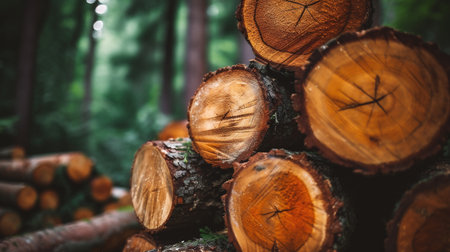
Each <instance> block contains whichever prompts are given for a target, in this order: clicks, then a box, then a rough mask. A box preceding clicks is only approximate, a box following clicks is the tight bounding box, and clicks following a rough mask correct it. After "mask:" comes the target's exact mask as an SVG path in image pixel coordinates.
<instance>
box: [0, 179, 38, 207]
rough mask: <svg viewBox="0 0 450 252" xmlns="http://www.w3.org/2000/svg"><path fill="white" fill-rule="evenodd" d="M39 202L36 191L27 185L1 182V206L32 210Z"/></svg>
mask: <svg viewBox="0 0 450 252" xmlns="http://www.w3.org/2000/svg"><path fill="white" fill-rule="evenodd" d="M36 200H37V192H36V190H35V189H34V188H33V187H31V186H28V185H25V184H13V183H6V182H0V205H2V206H8V207H16V208H19V209H21V210H30V209H31V208H33V206H34V204H35V203H36Z"/></svg>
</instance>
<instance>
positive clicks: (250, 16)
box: [236, 0, 371, 71]
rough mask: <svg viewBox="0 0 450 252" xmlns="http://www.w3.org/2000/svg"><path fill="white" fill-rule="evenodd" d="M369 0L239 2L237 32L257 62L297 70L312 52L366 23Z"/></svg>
mask: <svg viewBox="0 0 450 252" xmlns="http://www.w3.org/2000/svg"><path fill="white" fill-rule="evenodd" d="M370 14H371V1H369V0H356V1H355V0H339V1H336V0H317V1H300V0H266V1H261V0H242V1H241V5H240V6H239V7H238V10H237V11H236V17H237V19H238V21H239V22H238V28H239V30H240V31H241V32H242V33H243V34H244V36H245V37H246V38H247V40H248V41H249V43H250V45H251V46H252V48H253V51H254V53H255V55H256V57H257V58H258V59H261V60H262V61H264V62H266V63H269V64H271V65H272V66H274V67H277V68H279V67H285V68H290V69H292V70H297V71H298V70H300V68H299V67H301V66H303V65H305V64H306V63H307V59H308V57H309V56H310V54H311V53H312V51H313V50H314V49H316V48H317V47H319V46H321V45H322V44H324V43H326V42H327V41H328V40H330V39H332V38H334V37H336V36H338V35H339V34H341V33H343V32H347V31H357V30H360V29H362V28H364V27H367V26H368V24H369V23H370Z"/></svg>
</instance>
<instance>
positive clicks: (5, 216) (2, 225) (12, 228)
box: [0, 207, 22, 237]
mask: <svg viewBox="0 0 450 252" xmlns="http://www.w3.org/2000/svg"><path fill="white" fill-rule="evenodd" d="M21 227H22V218H21V217H20V215H19V214H18V213H17V212H15V211H14V210H11V209H7V208H1V207H0V237H3V236H9V235H15V234H17V233H18V232H19V230H20V228H21Z"/></svg>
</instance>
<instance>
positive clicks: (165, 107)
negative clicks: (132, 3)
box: [159, 0, 177, 115]
mask: <svg viewBox="0 0 450 252" xmlns="http://www.w3.org/2000/svg"><path fill="white" fill-rule="evenodd" d="M176 7H177V1H176V0H168V1H167V7H166V8H167V9H166V38H165V45H164V66H163V85H162V90H161V99H160V102H159V103H160V107H161V112H163V113H164V114H166V115H170V114H171V113H172V112H173V102H174V100H173V86H172V84H173V83H172V81H173V78H172V76H173V75H174V74H173V59H174V57H173V53H174V44H175V19H176V16H175V12H176V10H177V8H176Z"/></svg>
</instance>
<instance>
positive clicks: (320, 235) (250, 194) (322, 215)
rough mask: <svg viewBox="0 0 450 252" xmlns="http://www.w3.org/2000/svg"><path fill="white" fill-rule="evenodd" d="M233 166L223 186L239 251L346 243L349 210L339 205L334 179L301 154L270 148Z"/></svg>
mask: <svg viewBox="0 0 450 252" xmlns="http://www.w3.org/2000/svg"><path fill="white" fill-rule="evenodd" d="M235 168H236V173H235V174H234V175H233V179H232V180H230V181H228V182H227V183H226V184H225V185H224V187H225V188H226V189H227V195H226V198H225V204H226V223H227V227H228V235H229V236H230V240H232V241H233V243H234V245H235V247H236V248H237V249H238V250H239V251H329V250H330V251H331V250H332V249H336V248H337V246H338V245H337V244H345V242H344V241H343V240H344V239H345V238H346V234H345V232H347V231H348V230H347V228H348V225H350V224H351V223H350V222H349V219H348V218H347V217H346V216H347V215H346V213H347V212H346V211H349V209H346V210H343V209H341V207H342V206H343V202H342V200H341V197H340V196H337V195H336V194H337V193H339V191H338V190H337V188H335V187H333V183H334V182H333V183H332V182H331V181H330V180H328V179H326V178H325V177H323V175H322V174H320V173H319V172H318V168H320V167H318V166H317V165H316V164H314V162H312V161H311V160H309V159H308V157H307V156H306V155H305V154H288V153H287V152H285V151H282V150H273V151H271V152H269V153H259V154H257V155H255V156H253V157H252V158H251V159H250V161H249V162H247V163H244V164H240V165H238V164H236V167H235ZM343 232H344V233H343ZM338 250H339V249H338Z"/></svg>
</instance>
